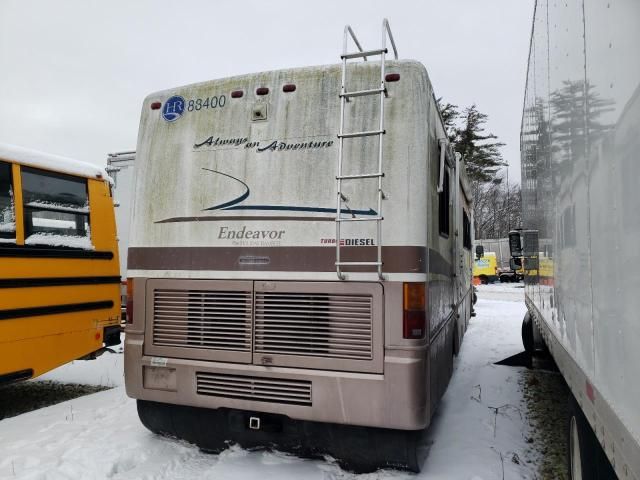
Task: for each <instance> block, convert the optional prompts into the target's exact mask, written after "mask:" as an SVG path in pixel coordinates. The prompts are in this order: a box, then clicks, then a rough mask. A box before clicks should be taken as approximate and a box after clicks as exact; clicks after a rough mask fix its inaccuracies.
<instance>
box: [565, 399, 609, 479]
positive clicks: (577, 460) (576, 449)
mask: <svg viewBox="0 0 640 480" xmlns="http://www.w3.org/2000/svg"><path fill="white" fill-rule="evenodd" d="M567 433H568V437H569V438H568V440H569V441H568V442H567V443H568V445H569V449H568V457H569V458H568V459H567V460H568V461H567V466H568V467H569V478H570V479H571V480H616V478H618V477H617V476H616V474H615V472H614V470H613V467H612V466H611V464H610V463H609V460H608V459H607V456H606V454H605V453H604V451H603V450H602V447H600V444H599V443H598V439H597V438H596V435H595V434H594V433H593V430H591V427H590V426H589V423H588V422H587V419H586V418H585V416H584V413H582V410H581V409H580V406H579V405H578V402H577V401H576V399H575V398H574V397H573V395H571V394H569V422H568V428H567Z"/></svg>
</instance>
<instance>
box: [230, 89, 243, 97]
mask: <svg viewBox="0 0 640 480" xmlns="http://www.w3.org/2000/svg"><path fill="white" fill-rule="evenodd" d="M243 95H244V91H242V90H234V91H233V92H231V98H241V97H242V96H243Z"/></svg>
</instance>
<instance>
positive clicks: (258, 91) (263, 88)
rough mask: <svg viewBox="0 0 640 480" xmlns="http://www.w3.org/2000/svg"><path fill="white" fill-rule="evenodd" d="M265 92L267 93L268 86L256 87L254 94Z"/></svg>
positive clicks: (263, 93) (264, 93)
mask: <svg viewBox="0 0 640 480" xmlns="http://www.w3.org/2000/svg"><path fill="white" fill-rule="evenodd" d="M267 93H269V88H268V87H258V88H257V89H256V95H266V94H267Z"/></svg>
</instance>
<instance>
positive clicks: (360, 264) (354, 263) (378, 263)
mask: <svg viewBox="0 0 640 480" xmlns="http://www.w3.org/2000/svg"><path fill="white" fill-rule="evenodd" d="M336 265H337V266H376V267H378V266H380V265H382V262H336Z"/></svg>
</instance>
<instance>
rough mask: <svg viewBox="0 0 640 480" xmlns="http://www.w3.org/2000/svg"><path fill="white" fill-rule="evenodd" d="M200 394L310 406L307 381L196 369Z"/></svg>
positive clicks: (309, 392) (309, 390)
mask: <svg viewBox="0 0 640 480" xmlns="http://www.w3.org/2000/svg"><path fill="white" fill-rule="evenodd" d="M196 380H197V391H198V393H199V394H200V395H209V396H212V397H223V398H235V399H240V400H252V401H257V402H272V403H286V404H289V405H311V382H309V381H306V380H289V379H282V378H266V377H246V376H242V375H227V374H222V373H205V372H196Z"/></svg>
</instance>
